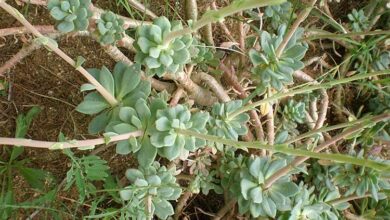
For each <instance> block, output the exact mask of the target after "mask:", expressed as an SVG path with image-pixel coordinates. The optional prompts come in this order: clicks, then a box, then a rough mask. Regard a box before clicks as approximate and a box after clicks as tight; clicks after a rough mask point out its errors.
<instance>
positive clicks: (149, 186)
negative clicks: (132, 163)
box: [120, 162, 182, 219]
mask: <svg viewBox="0 0 390 220" xmlns="http://www.w3.org/2000/svg"><path fill="white" fill-rule="evenodd" d="M175 172H176V168H175V167H173V168H170V169H167V168H166V167H165V166H160V164H159V163H158V162H154V163H153V164H152V165H151V166H149V167H147V168H142V167H141V168H139V169H128V170H127V171H126V177H127V179H128V180H130V182H131V184H132V185H130V186H128V187H125V188H124V189H122V190H121V191H120V196H121V198H122V200H124V201H130V202H129V204H130V206H137V207H136V208H133V210H136V211H135V212H136V213H133V217H134V216H139V218H137V219H151V218H152V216H153V215H156V216H157V217H159V218H160V219H167V218H168V216H170V215H173V214H174V210H173V207H172V205H171V203H170V202H169V200H176V199H178V198H179V196H180V194H181V191H182V190H181V188H180V185H179V184H177V183H176V178H175V176H174V173H175ZM134 199H135V200H136V201H141V202H140V203H137V202H134V201H132V200H134ZM149 201H150V206H151V207H150V210H151V213H145V210H147V209H146V206H147V203H148V202H149ZM133 212H134V211H133ZM148 214H150V215H149V216H148Z"/></svg>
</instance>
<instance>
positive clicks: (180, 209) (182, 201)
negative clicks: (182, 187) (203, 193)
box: [173, 191, 192, 220]
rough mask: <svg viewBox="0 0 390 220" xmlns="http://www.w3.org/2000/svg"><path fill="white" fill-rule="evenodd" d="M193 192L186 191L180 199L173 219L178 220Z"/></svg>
mask: <svg viewBox="0 0 390 220" xmlns="http://www.w3.org/2000/svg"><path fill="white" fill-rule="evenodd" d="M191 196H192V193H191V192H190V191H185V192H184V193H183V194H182V195H181V196H180V199H179V202H178V203H177V205H176V209H175V216H174V218H173V219H175V220H178V219H179V218H180V216H181V214H182V212H183V210H184V207H185V206H186V205H187V201H188V200H189V199H190V198H191Z"/></svg>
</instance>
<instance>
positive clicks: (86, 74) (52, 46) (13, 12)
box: [0, 0, 118, 106]
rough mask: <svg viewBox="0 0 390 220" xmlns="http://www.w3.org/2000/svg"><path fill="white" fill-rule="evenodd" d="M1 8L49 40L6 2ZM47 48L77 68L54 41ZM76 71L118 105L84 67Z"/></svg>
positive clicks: (1, 3)
mask: <svg viewBox="0 0 390 220" xmlns="http://www.w3.org/2000/svg"><path fill="white" fill-rule="evenodd" d="M0 7H1V8H3V9H4V10H5V11H7V12H8V13H9V14H11V15H12V16H13V17H15V18H16V19H17V20H18V21H19V22H20V23H22V24H23V25H24V26H25V27H26V28H27V29H29V30H30V32H31V33H33V34H34V35H35V36H36V37H37V38H41V39H47V38H46V37H45V36H43V35H42V34H41V33H40V32H39V31H38V30H37V29H35V27H34V26H32V25H31V24H30V22H28V21H27V20H26V19H25V18H24V17H23V15H22V14H21V13H20V12H19V11H18V10H16V9H15V8H14V7H12V6H10V5H9V4H7V3H6V2H5V1H4V0H0ZM45 46H47V47H48V48H50V49H51V50H52V51H54V52H55V53H56V54H58V55H59V56H60V57H61V58H63V59H64V60H65V61H66V62H67V63H69V64H70V65H72V66H76V62H75V61H74V60H73V59H72V58H70V57H69V56H68V55H66V54H65V53H64V52H63V51H62V50H60V49H59V48H58V47H57V45H55V44H54V43H53V42H52V41H50V40H48V41H47V43H46V45H45ZM76 70H77V71H79V72H80V73H81V74H82V75H83V76H84V77H85V78H86V79H87V80H88V81H89V82H90V83H91V84H92V85H94V86H95V88H96V90H97V91H98V92H99V93H100V94H101V95H102V96H103V97H104V98H105V99H106V100H107V102H108V103H109V104H110V105H112V106H115V105H116V104H117V103H118V101H117V100H116V99H115V97H114V96H113V95H112V94H110V93H109V92H108V91H107V90H106V89H105V88H104V87H103V86H102V85H101V84H100V83H99V82H98V81H97V80H96V79H95V78H94V77H93V76H92V75H91V74H89V72H88V71H87V70H86V69H84V68H83V67H82V66H79V67H76Z"/></svg>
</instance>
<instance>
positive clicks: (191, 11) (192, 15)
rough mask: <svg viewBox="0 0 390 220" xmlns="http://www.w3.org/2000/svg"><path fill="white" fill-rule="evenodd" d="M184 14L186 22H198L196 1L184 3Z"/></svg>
mask: <svg viewBox="0 0 390 220" xmlns="http://www.w3.org/2000/svg"><path fill="white" fill-rule="evenodd" d="M185 14H186V18H187V20H193V21H196V20H198V4H197V2H196V0H186V1H185Z"/></svg>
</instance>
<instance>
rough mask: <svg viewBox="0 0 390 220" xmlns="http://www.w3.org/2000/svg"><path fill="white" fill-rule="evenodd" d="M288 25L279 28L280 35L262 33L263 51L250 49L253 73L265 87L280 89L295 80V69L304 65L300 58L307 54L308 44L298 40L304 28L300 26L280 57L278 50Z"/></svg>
mask: <svg viewBox="0 0 390 220" xmlns="http://www.w3.org/2000/svg"><path fill="white" fill-rule="evenodd" d="M286 27H287V26H286V25H285V24H283V25H281V26H280V27H279V29H278V35H271V34H269V33H268V32H266V31H263V32H262V33H261V43H260V44H261V48H262V52H258V51H256V50H254V49H251V50H250V51H249V57H250V59H251V61H252V63H253V65H254V67H253V69H252V73H253V74H254V75H255V77H258V78H259V80H260V84H261V85H262V86H264V87H272V88H274V89H276V90H278V91H280V90H281V89H282V88H283V86H285V85H288V84H291V83H292V82H293V77H292V74H293V72H294V71H296V70H299V69H302V68H303V67H304V64H303V62H301V61H300V60H301V59H302V58H303V57H304V56H305V53H306V50H307V45H306V44H304V43H300V42H298V39H299V38H300V37H301V36H302V34H303V29H302V28H298V29H297V30H296V32H295V33H294V35H293V36H292V37H291V39H290V40H289V42H288V43H287V46H286V47H285V49H284V50H283V52H282V54H281V56H280V57H277V56H276V50H277V48H278V47H279V46H280V44H281V42H282V40H283V36H284V35H285V32H286Z"/></svg>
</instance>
